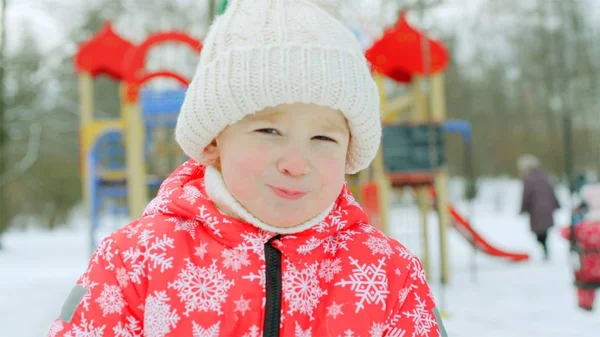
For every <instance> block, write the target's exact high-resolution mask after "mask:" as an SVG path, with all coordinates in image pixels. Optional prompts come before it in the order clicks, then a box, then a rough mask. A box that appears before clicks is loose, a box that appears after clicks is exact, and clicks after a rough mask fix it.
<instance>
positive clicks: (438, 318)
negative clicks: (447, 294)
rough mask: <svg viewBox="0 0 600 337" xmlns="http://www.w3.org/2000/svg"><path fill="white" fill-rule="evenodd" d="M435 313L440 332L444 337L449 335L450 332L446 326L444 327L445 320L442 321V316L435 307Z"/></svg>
mask: <svg viewBox="0 0 600 337" xmlns="http://www.w3.org/2000/svg"><path fill="white" fill-rule="evenodd" d="M433 314H434V315H435V321H436V322H437V324H438V327H439V328H440V334H441V335H442V337H448V333H447V332H446V328H445V327H444V322H442V316H441V315H440V312H439V310H438V308H433Z"/></svg>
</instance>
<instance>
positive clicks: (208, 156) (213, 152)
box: [202, 139, 219, 163]
mask: <svg viewBox="0 0 600 337" xmlns="http://www.w3.org/2000/svg"><path fill="white" fill-rule="evenodd" d="M202 157H204V159H205V160H206V161H207V162H209V163H214V162H217V161H218V159H219V145H218V144H217V140H216V139H214V140H213V141H212V142H211V143H210V144H208V145H207V146H206V147H205V148H204V150H203V151H202Z"/></svg>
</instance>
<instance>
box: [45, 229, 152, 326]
mask: <svg viewBox="0 0 600 337" xmlns="http://www.w3.org/2000/svg"><path fill="white" fill-rule="evenodd" d="M116 241H117V240H116V239H115V238H114V237H108V238H106V239H104V240H103V241H102V242H101V244H100V245H99V247H98V248H97V249H96V251H95V252H94V254H93V256H92V258H91V260H90V262H89V264H88V268H87V271H86V272H85V273H83V275H81V277H80V278H79V280H78V281H77V282H76V284H75V285H74V287H73V289H72V290H71V293H70V294H69V296H68V297H67V299H66V300H65V302H64V304H63V306H62V310H61V313H60V316H59V317H58V318H56V320H54V322H53V323H52V325H51V326H50V331H49V333H48V337H75V336H102V337H141V336H142V323H143V321H142V319H143V317H142V316H143V315H142V309H141V308H140V304H141V303H140V300H139V296H138V293H137V289H136V288H135V287H134V285H133V283H132V282H131V281H130V279H129V276H128V269H127V268H126V267H125V265H124V264H123V261H122V260H121V256H120V254H119V251H118V249H117V248H116V244H117V242H116Z"/></svg>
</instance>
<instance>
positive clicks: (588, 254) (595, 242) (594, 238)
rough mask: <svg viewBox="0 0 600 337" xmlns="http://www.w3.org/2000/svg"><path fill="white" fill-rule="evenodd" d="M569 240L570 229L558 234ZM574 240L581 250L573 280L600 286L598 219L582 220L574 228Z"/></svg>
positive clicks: (564, 229) (599, 230)
mask: <svg viewBox="0 0 600 337" xmlns="http://www.w3.org/2000/svg"><path fill="white" fill-rule="evenodd" d="M560 234H561V235H562V236H563V237H564V238H565V239H567V240H570V239H571V227H564V228H562V230H561V233H560ZM575 239H576V241H577V243H578V245H579V246H580V248H581V249H582V252H581V259H580V261H579V262H580V266H579V268H578V269H577V270H576V271H575V279H576V281H577V282H578V283H582V284H600V219H599V220H583V221H582V222H581V223H580V224H579V225H577V226H575Z"/></svg>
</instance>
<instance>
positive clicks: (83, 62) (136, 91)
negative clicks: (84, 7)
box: [75, 22, 202, 250]
mask: <svg viewBox="0 0 600 337" xmlns="http://www.w3.org/2000/svg"><path fill="white" fill-rule="evenodd" d="M165 43H179V44H183V45H186V46H188V47H189V48H190V49H192V50H193V51H194V52H196V53H200V51H201V50H202V43H201V42H200V41H198V40H196V39H194V38H192V37H190V36H189V35H187V34H185V33H182V32H177V31H172V32H158V33H155V34H152V35H150V36H149V37H148V38H147V39H146V40H145V41H144V42H142V43H141V44H139V45H134V44H133V43H131V42H129V41H127V40H126V39H124V38H123V37H121V36H119V35H117V34H116V33H115V32H114V30H113V28H112V25H111V23H110V22H106V23H105V25H104V27H103V28H102V29H101V30H100V31H99V32H98V34H96V35H95V36H93V37H92V38H91V39H90V40H88V41H87V42H85V43H83V44H81V46H80V48H79V50H78V52H77V54H76V56H75V68H76V70H77V73H78V74H79V92H80V106H81V117H80V151H81V153H80V161H81V177H82V180H83V184H82V185H83V196H84V201H85V203H86V206H87V207H86V208H87V211H88V214H89V217H90V220H91V228H90V243H91V249H92V250H93V249H94V248H95V247H96V245H97V243H98V238H97V234H98V233H97V231H98V230H99V228H100V225H101V224H100V214H101V210H102V209H106V208H107V207H108V206H109V201H111V200H112V201H113V203H117V207H116V208H115V212H116V213H125V214H127V215H128V216H129V217H130V218H136V217H139V216H140V215H141V214H142V212H143V209H144V207H145V205H146V204H147V203H148V200H149V191H150V190H155V189H157V188H158V186H159V185H160V184H161V183H162V181H163V180H164V179H165V178H166V176H167V175H168V173H169V172H170V171H171V170H172V169H173V168H174V167H173V165H178V164H179V163H181V161H182V160H183V157H182V155H181V154H180V151H178V148H177V147H176V146H175V145H176V144H174V142H173V141H172V140H171V139H172V138H173V137H172V130H173V129H174V127H175V123H176V120H177V116H178V114H179V108H180V106H181V104H182V103H183V98H184V93H185V88H186V87H187V86H188V84H189V80H188V79H187V78H185V77H184V76H182V75H180V74H177V73H175V72H172V71H168V70H159V71H153V72H149V71H147V70H146V69H145V64H146V59H147V55H148V52H149V51H150V49H151V48H154V47H156V46H157V45H160V44H165ZM102 75H106V76H109V77H110V78H112V79H114V80H116V81H118V82H119V84H120V90H121V97H120V101H121V111H120V114H119V117H118V118H112V119H98V118H95V114H94V110H95V108H94V79H95V78H97V77H98V76H102ZM158 78H163V79H164V78H170V79H174V80H175V81H177V82H178V83H179V84H180V86H181V88H179V89H173V90H161V91H158V90H152V89H148V88H144V86H145V85H147V84H148V82H150V81H152V80H155V79H158ZM174 163H175V164H174Z"/></svg>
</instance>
